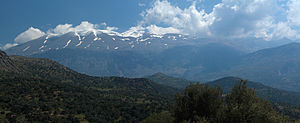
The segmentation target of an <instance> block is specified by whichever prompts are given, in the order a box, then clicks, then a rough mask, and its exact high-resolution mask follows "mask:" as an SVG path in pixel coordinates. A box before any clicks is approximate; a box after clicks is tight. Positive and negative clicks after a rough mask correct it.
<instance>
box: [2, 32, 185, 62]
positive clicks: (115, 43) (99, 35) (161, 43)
mask: <svg viewBox="0 0 300 123" xmlns="http://www.w3.org/2000/svg"><path fill="white" fill-rule="evenodd" d="M185 40H188V36H185V35H181V34H166V35H155V34H148V33H144V34H142V35H140V36H130V35H127V36H126V35H125V36H124V35H120V34H117V33H109V32H88V33H85V34H79V33H76V32H69V33H66V34H63V35H56V36H53V35H46V36H43V37H40V38H38V39H35V40H32V41H29V42H27V43H24V44H21V45H18V46H15V47H12V48H10V49H8V50H7V51H6V52H8V53H9V54H13V55H25V56H28V55H33V54H38V53H43V52H47V51H50V50H60V49H66V48H68V49H85V50H92V51H103V50H108V51H124V50H126V51H128V50H130V51H131V50H143V51H146V50H152V51H161V50H163V49H167V48H171V47H174V46H181V45H187V44H188V43H190V42H187V41H185Z"/></svg>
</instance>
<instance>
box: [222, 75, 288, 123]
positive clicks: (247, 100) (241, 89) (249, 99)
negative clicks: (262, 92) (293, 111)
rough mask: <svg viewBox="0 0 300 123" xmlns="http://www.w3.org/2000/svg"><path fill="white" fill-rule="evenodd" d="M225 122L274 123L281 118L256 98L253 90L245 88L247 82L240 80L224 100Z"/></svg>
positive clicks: (267, 104)
mask: <svg viewBox="0 0 300 123" xmlns="http://www.w3.org/2000/svg"><path fill="white" fill-rule="evenodd" d="M225 105H226V109H225V119H224V121H225V122H230V123H248V122H255V123H276V122H283V118H282V117H281V116H280V115H278V114H277V112H275V110H274V109H273V108H272V105H271V104H270V103H269V102H267V101H265V100H263V99H261V98H259V97H257V96H256V94H255V90H252V89H249V88H247V80H241V81H240V83H239V84H238V85H235V86H234V87H233V88H232V90H231V93H230V94H229V95H227V96H226V98H225Z"/></svg>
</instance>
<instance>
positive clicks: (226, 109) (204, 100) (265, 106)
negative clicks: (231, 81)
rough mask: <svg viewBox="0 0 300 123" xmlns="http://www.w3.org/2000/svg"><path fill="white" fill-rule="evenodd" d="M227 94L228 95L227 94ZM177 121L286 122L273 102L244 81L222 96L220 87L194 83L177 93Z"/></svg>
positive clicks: (222, 122) (175, 115)
mask: <svg viewBox="0 0 300 123" xmlns="http://www.w3.org/2000/svg"><path fill="white" fill-rule="evenodd" d="M223 95H225V94H223ZM175 101H176V103H175V107H174V114H173V116H174V118H175V122H176V123H281V122H286V121H285V119H284V118H283V117H282V116H281V115H279V114H278V113H277V112H276V111H275V110H274V109H273V107H272V105H271V104H270V103H269V102H268V101H265V100H263V99H261V98H259V97H257V96H256V94H255V90H252V89H250V88H248V87H247V81H246V80H241V81H240V83H239V84H237V85H235V86H234V87H233V88H232V90H231V92H230V93H229V94H228V95H226V96H222V90H221V89H220V87H209V86H208V85H201V84H191V85H190V86H188V87H187V88H186V89H185V90H184V92H183V94H177V95H176V96H175Z"/></svg>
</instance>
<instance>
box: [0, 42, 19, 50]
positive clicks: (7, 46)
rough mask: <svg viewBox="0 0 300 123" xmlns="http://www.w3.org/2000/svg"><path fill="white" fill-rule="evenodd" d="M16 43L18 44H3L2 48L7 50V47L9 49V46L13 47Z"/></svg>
mask: <svg viewBox="0 0 300 123" xmlns="http://www.w3.org/2000/svg"><path fill="white" fill-rule="evenodd" d="M17 45H18V44H17V43H13V44H11V43H8V44H6V45H4V46H3V50H7V49H9V48H11V47H14V46H17Z"/></svg>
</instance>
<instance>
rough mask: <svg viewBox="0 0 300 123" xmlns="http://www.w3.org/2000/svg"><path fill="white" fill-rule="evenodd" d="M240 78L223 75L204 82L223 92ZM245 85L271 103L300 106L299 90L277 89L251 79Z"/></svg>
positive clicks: (226, 91) (228, 90)
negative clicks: (218, 87) (217, 87)
mask: <svg viewBox="0 0 300 123" xmlns="http://www.w3.org/2000/svg"><path fill="white" fill-rule="evenodd" d="M240 80H241V79H240V78H236V77H225V78H221V79H218V80H215V81H212V82H208V83H206V84H208V85H211V86H220V87H222V89H223V91H224V92H225V93H228V92H230V90H231V88H232V87H233V86H234V85H235V84H239V81H240ZM247 86H248V87H249V88H252V89H255V91H256V94H257V95H258V96H259V97H262V98H264V99H266V100H270V101H271V102H273V103H287V104H293V105H299V106H300V93H299V92H291V91H284V90H279V89H276V88H272V87H268V86H265V85H263V84H261V83H258V82H252V81H248V82H247Z"/></svg>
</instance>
